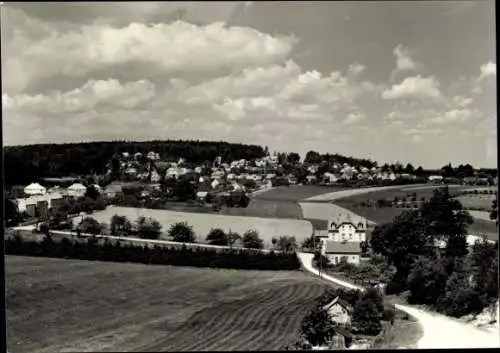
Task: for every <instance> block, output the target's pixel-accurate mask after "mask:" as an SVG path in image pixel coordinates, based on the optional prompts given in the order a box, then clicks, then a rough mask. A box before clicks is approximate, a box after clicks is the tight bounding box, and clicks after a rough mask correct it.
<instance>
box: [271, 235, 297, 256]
mask: <svg viewBox="0 0 500 353" xmlns="http://www.w3.org/2000/svg"><path fill="white" fill-rule="evenodd" d="M277 243H278V244H277V245H278V246H277V248H278V249H279V250H281V251H284V252H294V251H295V250H296V248H297V241H296V240H295V237H288V236H282V237H280V238H279V239H278V241H277ZM273 245H275V244H273Z"/></svg>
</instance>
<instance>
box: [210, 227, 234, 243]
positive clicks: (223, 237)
mask: <svg viewBox="0 0 500 353" xmlns="http://www.w3.org/2000/svg"><path fill="white" fill-rule="evenodd" d="M206 240H207V241H208V243H209V244H212V245H228V243H229V242H228V237H227V234H226V233H225V232H224V231H223V230H222V229H220V228H215V229H211V230H210V232H209V233H208V235H207V239H206Z"/></svg>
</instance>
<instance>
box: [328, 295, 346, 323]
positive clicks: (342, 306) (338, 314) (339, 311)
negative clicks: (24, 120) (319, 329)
mask: <svg viewBox="0 0 500 353" xmlns="http://www.w3.org/2000/svg"><path fill="white" fill-rule="evenodd" d="M323 309H324V310H325V311H326V312H327V313H328V315H330V318H331V319H332V321H334V322H335V323H336V324H337V325H340V326H344V327H349V326H350V325H351V314H352V310H353V309H352V306H350V305H349V303H347V302H346V301H345V300H343V299H341V298H340V297H336V298H335V299H333V300H332V301H331V302H330V303H328V304H326V305H325V306H323Z"/></svg>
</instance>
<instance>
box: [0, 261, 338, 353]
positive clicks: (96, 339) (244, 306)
mask: <svg viewBox="0 0 500 353" xmlns="http://www.w3.org/2000/svg"><path fill="white" fill-rule="evenodd" d="M5 262H6V264H5V272H6V275H5V280H6V315H7V327H8V329H7V335H8V348H9V351H11V352H46V353H49V352H50V353H52V352H61V351H65V352H84V351H108V352H110V351H115V352H116V351H171V350H174V351H186V350H205V351H206V350H236V349H240V350H242V349H244V350H266V349H279V348H281V347H282V346H283V345H284V344H287V343H290V342H291V341H293V339H294V338H295V336H296V334H297V332H298V329H299V327H300V322H301V319H302V317H303V316H304V315H305V314H306V312H307V310H309V308H310V306H311V304H312V303H313V301H314V299H315V298H317V297H318V296H319V295H321V294H322V293H323V290H324V288H325V286H327V285H328V284H325V283H323V282H321V281H320V280H318V279H316V278H314V277H311V276H309V275H307V274H303V273H301V272H287V271H282V272H281V271H279V272H276V271H272V272H266V271H237V270H216V269H200V268H189V267H172V266H152V265H149V266H148V265H136V264H123V263H103V262H90V261H78V260H61V259H47V258H32V257H18V256H6V257H5Z"/></svg>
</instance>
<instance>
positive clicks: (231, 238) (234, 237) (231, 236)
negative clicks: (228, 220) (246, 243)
mask: <svg viewBox="0 0 500 353" xmlns="http://www.w3.org/2000/svg"><path fill="white" fill-rule="evenodd" d="M240 239H241V235H239V234H238V233H236V232H233V231H231V230H230V231H229V232H228V233H227V242H228V245H229V246H231V247H233V245H234V244H235V243H236V242H237V241H238V240H240Z"/></svg>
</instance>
